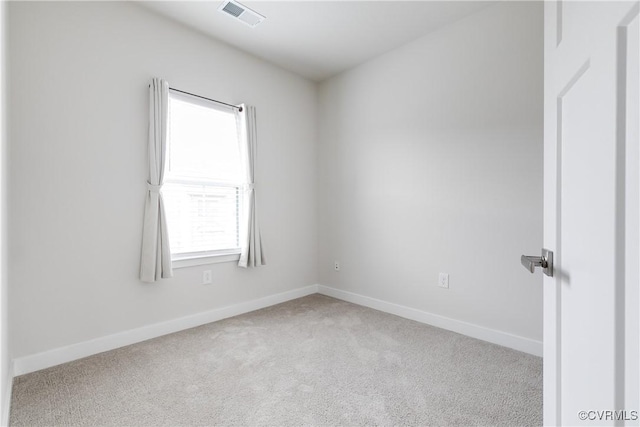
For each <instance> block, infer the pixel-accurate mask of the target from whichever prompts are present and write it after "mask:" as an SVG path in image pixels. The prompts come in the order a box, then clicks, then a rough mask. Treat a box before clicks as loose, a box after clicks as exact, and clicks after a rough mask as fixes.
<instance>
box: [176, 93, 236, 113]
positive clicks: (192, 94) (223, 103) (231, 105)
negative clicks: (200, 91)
mask: <svg viewBox="0 0 640 427" xmlns="http://www.w3.org/2000/svg"><path fill="white" fill-rule="evenodd" d="M169 90H172V91H174V92H180V93H184V94H185V95H191V96H195V97H196V98H202V99H206V100H207V101H211V102H215V103H218V104H222V105H226V106H227V107H231V108H237V109H238V111H240V112H242V107H239V106H237V105H233V104H227V103H226V102H222V101H218V100H215V99H211V98H207V97H204V96H200V95H196V94H195V93H190V92H185V91H184V90H180V89H176V88H173V87H170V88H169Z"/></svg>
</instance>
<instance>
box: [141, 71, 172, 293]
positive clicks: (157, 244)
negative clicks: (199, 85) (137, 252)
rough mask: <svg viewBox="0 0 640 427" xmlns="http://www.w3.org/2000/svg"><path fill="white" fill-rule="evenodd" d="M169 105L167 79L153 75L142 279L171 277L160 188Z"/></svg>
mask: <svg viewBox="0 0 640 427" xmlns="http://www.w3.org/2000/svg"><path fill="white" fill-rule="evenodd" d="M168 109H169V83H167V82H166V81H165V80H162V79H158V78H154V79H153V80H152V82H151V85H149V142H148V144H149V146H148V149H149V174H148V178H147V194H146V201H145V207H144V223H143V227H142V254H141V259H140V280H142V281H143V282H155V281H156V280H159V279H161V278H163V279H166V278H169V277H173V271H172V269H171V249H170V246H169V231H168V229H167V219H166V214H165V210H164V203H163V201H162V194H161V192H160V190H161V189H162V184H163V181H164V170H165V164H166V160H167V132H168Z"/></svg>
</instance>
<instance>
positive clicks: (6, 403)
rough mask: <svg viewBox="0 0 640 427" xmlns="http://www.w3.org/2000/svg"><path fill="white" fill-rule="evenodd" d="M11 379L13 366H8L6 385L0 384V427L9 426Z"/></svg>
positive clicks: (11, 364)
mask: <svg viewBox="0 0 640 427" xmlns="http://www.w3.org/2000/svg"><path fill="white" fill-rule="evenodd" d="M13 377H14V364H13V362H12V363H10V364H9V372H8V375H7V384H2V385H1V387H3V388H4V394H3V396H2V414H0V417H2V418H1V419H0V426H2V427H5V426H8V425H9V414H10V410H11V393H12V392H13Z"/></svg>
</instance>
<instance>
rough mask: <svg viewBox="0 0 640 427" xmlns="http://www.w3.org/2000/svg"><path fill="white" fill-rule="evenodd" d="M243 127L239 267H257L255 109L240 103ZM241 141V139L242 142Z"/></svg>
mask: <svg viewBox="0 0 640 427" xmlns="http://www.w3.org/2000/svg"><path fill="white" fill-rule="evenodd" d="M241 114H242V115H243V116H244V117H243V118H244V120H242V121H241V122H243V123H244V126H245V129H244V132H243V135H244V138H243V139H244V142H245V144H246V146H245V147H243V148H244V149H243V150H241V152H242V153H243V154H244V155H245V156H246V159H245V160H246V162H245V164H246V165H247V170H246V174H247V176H246V180H247V186H246V189H245V197H246V198H247V199H246V200H247V203H246V205H245V206H246V209H247V212H246V217H247V221H248V224H247V231H246V241H245V244H244V245H243V247H242V252H241V253H240V260H239V261H238V266H239V267H245V268H246V267H258V266H260V265H265V264H266V263H267V259H266V258H265V253H264V248H263V247H262V238H261V236H260V226H259V225H258V207H257V205H256V188H255V167H256V158H257V154H258V153H257V151H258V141H257V139H258V131H257V126H256V109H255V107H252V106H250V105H242V113H241ZM242 142H243V141H241V143H242Z"/></svg>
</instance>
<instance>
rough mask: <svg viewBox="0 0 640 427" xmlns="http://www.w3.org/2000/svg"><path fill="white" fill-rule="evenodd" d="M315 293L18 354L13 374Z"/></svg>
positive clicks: (304, 291) (312, 289)
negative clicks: (28, 354) (47, 349)
mask: <svg viewBox="0 0 640 427" xmlns="http://www.w3.org/2000/svg"><path fill="white" fill-rule="evenodd" d="M317 292H318V285H311V286H306V287H303V288H298V289H293V290H291V291H287V292H282V293H279V294H275V295H269V296H266V297H263V298H258V299H255V300H252V301H247V302H242V303H239V304H234V305H231V306H227V307H222V308H216V309H214V310H211V311H206V312H203V313H198V314H193V315H190V316H185V317H181V318H178V319H174V320H168V321H166V322H161V323H156V324H153V325H149V326H143V327H141V328H136V329H131V330H129V331H124V332H119V333H117V334H113V335H107V336H105V337H101V338H96V339H92V340H89V341H85V342H81V343H78V344H72V345H69V346H66V347H60V348H56V349H53V350H49V351H45V352H42V353H37V354H33V355H30V356H24V357H19V358H16V359H14V360H13V362H14V374H15V376H18V375H23V374H28V373H30V372H35V371H38V370H40V369H45V368H49V367H51V366H55V365H60V364H62V363H66V362H71V361H73V360H77V359H82V358H83V357H87V356H92V355H94V354H98V353H102V352H105V351H109V350H113V349H116V348H119V347H123V346H126V345H130V344H135V343H138V342H141V341H146V340H148V339H151V338H156V337H159V336H162V335H166V334H171V333H173V332H178V331H182V330H184V329H189V328H194V327H196V326H200V325H204V324H207V323H211V322H215V321H217V320H222V319H226V318H228V317H233V316H237V315H240V314H244V313H248V312H250V311H254V310H259V309H261V308H265V307H269V306H272V305H275V304H280V303H282V302H286V301H289V300H292V299H296V298H301V297H304V296H307V295H311V294H315V293H317Z"/></svg>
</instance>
